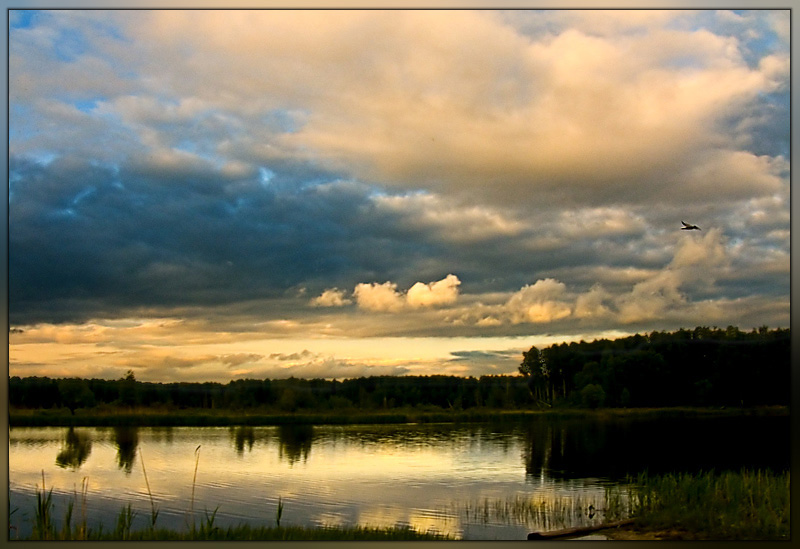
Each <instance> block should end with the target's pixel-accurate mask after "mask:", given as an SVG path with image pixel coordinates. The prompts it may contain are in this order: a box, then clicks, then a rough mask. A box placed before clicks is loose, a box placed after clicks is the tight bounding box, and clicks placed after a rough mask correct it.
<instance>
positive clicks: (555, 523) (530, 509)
mask: <svg viewBox="0 0 800 549" xmlns="http://www.w3.org/2000/svg"><path fill="white" fill-rule="evenodd" d="M460 511H461V513H462V514H463V516H464V518H465V519H466V520H467V521H470V522H481V523H483V524H492V523H494V524H496V523H504V524H525V525H526V526H527V527H528V528H529V529H530V530H531V531H538V532H549V531H551V530H561V529H564V528H572V527H576V526H590V525H594V524H600V523H602V522H607V521H608V520H615V519H614V518H608V515H609V514H610V512H611V511H609V510H608V506H607V504H606V500H604V499H603V497H602V496H601V497H599V498H595V497H591V496H583V495H580V494H578V495H553V494H549V495H547V496H546V497H543V496H537V494H532V495H523V494H516V495H514V496H510V497H508V498H505V499H501V498H494V499H492V498H484V499H483V500H481V501H477V502H471V503H464V504H461V505H460Z"/></svg>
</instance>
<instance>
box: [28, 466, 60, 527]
mask: <svg viewBox="0 0 800 549" xmlns="http://www.w3.org/2000/svg"><path fill="white" fill-rule="evenodd" d="M52 510H53V488H52V487H51V488H50V491H49V492H48V491H47V487H46V486H45V480H44V469H43V470H42V491H41V492H40V491H39V489H38V486H37V489H36V515H35V521H34V525H33V539H54V538H55V527H54V525H53V517H52Z"/></svg>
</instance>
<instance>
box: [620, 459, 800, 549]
mask: <svg viewBox="0 0 800 549" xmlns="http://www.w3.org/2000/svg"><path fill="white" fill-rule="evenodd" d="M617 495H618V494H617ZM628 495H629V498H628V505H629V509H628V513H629V515H630V516H633V517H635V518H636V521H635V525H634V527H633V528H634V529H635V530H638V531H639V532H642V533H644V534H646V533H649V532H659V533H661V534H662V537H663V538H671V539H713V540H788V539H789V531H790V520H789V519H790V504H789V495H790V474H789V472H782V473H775V472H771V471H752V470H746V469H744V470H741V471H738V472H731V471H725V472H719V473H716V472H713V471H711V472H703V473H699V474H690V473H682V474H670V475H659V476H648V475H647V474H641V475H639V476H638V477H637V478H636V479H634V480H633V487H632V489H631V491H630V493H629V494H628ZM609 497H610V498H612V499H613V498H615V495H614V494H613V493H612V494H611V495H610V496H609ZM612 536H613V534H612Z"/></svg>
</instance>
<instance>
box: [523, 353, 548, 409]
mask: <svg viewBox="0 0 800 549" xmlns="http://www.w3.org/2000/svg"><path fill="white" fill-rule="evenodd" d="M519 372H520V373H521V374H522V375H523V376H525V377H526V378H527V380H528V390H529V391H530V393H531V397H532V398H533V400H534V402H536V403H537V404H538V403H540V402H546V401H547V381H548V377H549V375H548V374H549V372H548V370H547V367H546V365H545V361H544V356H543V354H542V353H540V352H539V349H537V348H536V347H535V346H533V347H531V348H530V349H529V350H528V351H523V352H522V363H521V364H520V365H519Z"/></svg>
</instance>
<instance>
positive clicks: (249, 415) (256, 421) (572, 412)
mask: <svg viewBox="0 0 800 549" xmlns="http://www.w3.org/2000/svg"><path fill="white" fill-rule="evenodd" d="M788 414H789V409H788V407H786V406H772V407H756V408H683V407H681V408H677V407H676V408H604V409H598V410H589V409H581V408H555V409H547V410H498V409H491V408H475V409H470V410H444V409H441V408H435V407H421V408H400V409H392V410H385V411H381V410H359V409H352V410H347V411H331V412H302V411H301V412H294V413H287V412H275V411H270V410H261V411H252V410H248V411H241V412H237V411H232V410H208V409H201V408H198V409H182V410H169V409H154V408H138V409H117V408H107V409H85V410H82V409H81V410H77V411H76V413H75V414H72V413H70V411H69V410H67V409H66V408H63V409H59V408H56V409H44V410H26V409H10V410H9V425H10V426H11V427H46V426H47V427H51V426H55V427H57V426H84V427H93V426H96V427H111V426H121V425H134V426H139V427H147V426H152V427H161V426H174V427H178V426H186V427H203V426H228V425H252V426H255V425H287V424H306V425H308V424H313V425H347V424H373V423H374V424H381V423H387V424H389V423H395V424H397V423H455V422H465V423H466V422H487V421H503V420H519V419H526V418H531V417H539V416H547V417H558V418H573V417H574V418H581V417H597V418H621V417H675V418H686V417H689V418H690V417H699V416H707V415H715V416H722V415H728V416H740V415H788Z"/></svg>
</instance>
